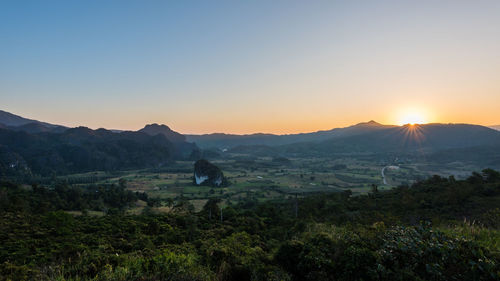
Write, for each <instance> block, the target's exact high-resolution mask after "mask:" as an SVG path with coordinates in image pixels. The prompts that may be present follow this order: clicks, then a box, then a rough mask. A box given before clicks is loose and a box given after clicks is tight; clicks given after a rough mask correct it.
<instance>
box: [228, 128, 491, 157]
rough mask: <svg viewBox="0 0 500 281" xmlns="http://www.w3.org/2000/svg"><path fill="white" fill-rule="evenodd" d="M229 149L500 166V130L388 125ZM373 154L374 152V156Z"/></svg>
mask: <svg viewBox="0 0 500 281" xmlns="http://www.w3.org/2000/svg"><path fill="white" fill-rule="evenodd" d="M229 152H234V153H243V154H253V155H258V156H276V155H284V156H302V157H303V156H311V157H324V156H326V157H337V156H340V157H343V156H353V157H358V156H359V157H370V159H372V160H373V159H378V158H380V157H376V156H377V155H378V156H383V157H382V158H387V156H389V155H390V156H394V157H397V156H410V157H417V158H420V157H424V158H425V159H426V160H429V161H432V162H435V163H449V162H455V161H463V162H473V163H474V164H479V165H481V166H483V167H486V166H488V165H490V166H492V167H500V132H499V131H495V130H493V129H490V128H487V127H484V126H478V125H469V124H425V125H413V126H411V125H405V126H393V127H385V128H381V129H377V130H371V131H365V132H364V133H359V134H345V135H343V136H339V135H337V136H335V137H333V138H330V139H327V140H323V141H319V142H300V143H293V144H287V145H280V146H270V145H240V146H236V147H234V148H231V149H230V150H229ZM370 155H372V156H370Z"/></svg>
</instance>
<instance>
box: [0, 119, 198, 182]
mask: <svg viewBox="0 0 500 281" xmlns="http://www.w3.org/2000/svg"><path fill="white" fill-rule="evenodd" d="M193 149H196V146H195V145H194V144H189V143H181V144H180V145H175V144H173V143H172V142H170V141H169V140H168V139H167V138H166V137H165V136H164V135H161V134H159V135H154V136H151V135H148V134H146V133H143V132H132V131H126V132H121V133H114V132H112V131H109V130H105V129H98V130H92V129H89V128H86V127H78V128H71V129H67V130H65V131H64V132H61V133H51V132H42V133H27V132H24V131H15V130H10V129H0V173H1V175H19V174H30V173H33V174H40V175H50V174H52V173H54V172H56V173H73V172H85V171H94V170H107V171H109V170H119V169H135V168H148V167H158V166H163V165H168V164H169V163H170V162H172V161H174V160H176V159H182V158H183V157H185V155H190V154H191V152H192V150H193Z"/></svg>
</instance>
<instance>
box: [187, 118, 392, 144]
mask: <svg viewBox="0 0 500 281" xmlns="http://www.w3.org/2000/svg"><path fill="white" fill-rule="evenodd" d="M393 127H395V126H392V125H382V124H379V123H377V122H375V121H373V120H372V121H369V122H365V123H359V124H356V125H353V126H349V127H345V128H335V129H331V130H326V131H317V132H313V133H300V134H288V135H274V134H261V133H257V134H249V135H233V134H223V133H215V134H206V135H187V136H186V137H187V139H188V141H192V142H195V143H196V144H197V145H199V146H200V147H205V148H206V147H217V148H231V147H236V146H241V145H271V146H276V145H285V144H292V143H299V142H320V141H323V140H327V139H331V138H340V137H348V136H353V135H359V134H364V133H368V132H373V131H378V130H382V129H387V128H393Z"/></svg>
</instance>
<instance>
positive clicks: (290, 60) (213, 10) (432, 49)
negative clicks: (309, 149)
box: [0, 0, 500, 133]
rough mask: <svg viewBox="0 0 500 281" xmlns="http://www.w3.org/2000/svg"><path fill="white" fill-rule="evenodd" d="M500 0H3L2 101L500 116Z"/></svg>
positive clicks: (7, 105)
mask: <svg viewBox="0 0 500 281" xmlns="http://www.w3.org/2000/svg"><path fill="white" fill-rule="evenodd" d="M499 50H500V1H342V2H341V1H123V0H120V1H104V0H99V1H70V0H66V1H51V0H47V1H43V0H40V1H22V0H12V1H9V0H5V1H1V2H0V109H3V110H7V111H10V112H13V113H15V114H19V115H23V116H26V117H30V118H35V119H40V120H43V121H47V122H52V123H58V124H63V125H68V126H76V125H85V126H89V127H92V128H98V127H106V128H119V129H138V128H140V127H142V126H143V125H144V124H146V123H151V122H157V123H165V124H168V125H170V126H171V127H172V128H174V129H176V130H178V131H180V132H184V133H205V132H214V131H224V132H236V133H248V132H258V131H261V132H276V133H288V132H300V131H314V130H319V129H329V128H333V127H337V126H345V125H349V124H352V123H357V122H361V121H367V120H370V119H375V120H377V121H379V122H383V123H398V122H399V120H401V118H403V119H404V118H405V116H406V115H412V116H413V115H419V118H422V119H424V120H425V121H427V122H468V123H479V124H495V123H500V114H498V108H500V55H499Z"/></svg>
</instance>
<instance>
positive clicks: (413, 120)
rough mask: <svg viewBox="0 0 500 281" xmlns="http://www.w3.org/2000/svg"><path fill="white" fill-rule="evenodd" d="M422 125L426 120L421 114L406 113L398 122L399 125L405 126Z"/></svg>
mask: <svg viewBox="0 0 500 281" xmlns="http://www.w3.org/2000/svg"><path fill="white" fill-rule="evenodd" d="M424 123H426V120H425V118H424V116H423V114H421V113H418V112H407V113H405V114H404V115H403V116H402V117H401V119H400V121H399V125H406V124H409V125H415V124H424Z"/></svg>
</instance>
